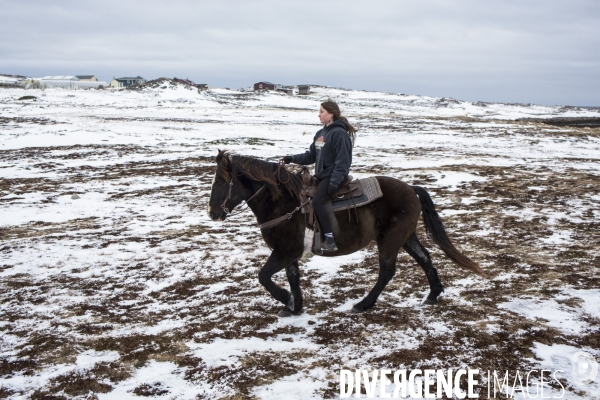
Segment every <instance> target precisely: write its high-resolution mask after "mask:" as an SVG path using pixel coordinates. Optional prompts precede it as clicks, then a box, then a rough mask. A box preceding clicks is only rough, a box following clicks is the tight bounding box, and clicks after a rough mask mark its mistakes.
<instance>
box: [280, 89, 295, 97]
mask: <svg viewBox="0 0 600 400" xmlns="http://www.w3.org/2000/svg"><path fill="white" fill-rule="evenodd" d="M277 91H278V92H283V93H285V94H289V95H290V96H293V95H294V88H292V87H281V88H279V89H277Z"/></svg>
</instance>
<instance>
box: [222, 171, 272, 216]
mask: <svg viewBox="0 0 600 400" xmlns="http://www.w3.org/2000/svg"><path fill="white" fill-rule="evenodd" d="M235 176H236V172H235V170H234V169H232V171H231V180H230V181H229V193H227V197H226V198H225V200H223V204H221V210H223V212H224V213H225V214H227V215H238V214H241V213H243V212H244V211H246V210H247V209H248V207H249V206H248V203H250V200H252V199H253V198H255V197H256V195H258V194H259V193H260V192H261V191H262V190H263V189H264V188H265V186H266V185H262V187H261V188H260V189H258V190H257V191H256V192H255V193H254V194H253V195H252V196H250V198H249V199H248V200H245V202H246V208H242V209H240V210H238V211H237V212H235V213H234V212H233V208H232V209H231V211H229V208H227V207H226V206H225V205H226V204H227V202H228V201H229V200H231V190H232V189H233V179H234V177H235ZM234 208H235V207H234Z"/></svg>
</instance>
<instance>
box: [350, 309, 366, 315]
mask: <svg viewBox="0 0 600 400" xmlns="http://www.w3.org/2000/svg"><path fill="white" fill-rule="evenodd" d="M363 311H365V310H360V309H358V308H356V307H352V310H350V314H361V313H362V312H363Z"/></svg>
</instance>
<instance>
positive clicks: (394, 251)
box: [351, 235, 400, 314]
mask: <svg viewBox="0 0 600 400" xmlns="http://www.w3.org/2000/svg"><path fill="white" fill-rule="evenodd" d="M389 236H390V235H388V239H387V241H384V240H378V241H377V247H379V276H378V277H377V283H375V286H374V287H373V289H371V291H370V292H369V294H368V295H367V296H366V297H365V298H364V299H362V300H361V301H360V302H359V303H357V304H355V305H354V307H352V311H351V312H352V313H353V314H357V313H361V312H363V311H365V310H368V309H369V308H373V306H374V305H375V302H376V301H377V298H378V297H379V295H380V294H381V292H382V291H383V289H384V288H385V286H386V285H387V284H388V282H389V281H391V280H392V278H393V277H394V275H395V274H396V258H397V257H398V251H400V244H398V243H396V242H395V241H392V240H391V237H389Z"/></svg>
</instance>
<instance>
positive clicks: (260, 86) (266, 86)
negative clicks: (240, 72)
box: [254, 82, 281, 91]
mask: <svg viewBox="0 0 600 400" xmlns="http://www.w3.org/2000/svg"><path fill="white" fill-rule="evenodd" d="M279 88H281V85H278V84H276V83H271V82H258V83H255V84H254V90H255V91H260V90H277V89H279Z"/></svg>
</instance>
